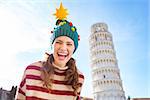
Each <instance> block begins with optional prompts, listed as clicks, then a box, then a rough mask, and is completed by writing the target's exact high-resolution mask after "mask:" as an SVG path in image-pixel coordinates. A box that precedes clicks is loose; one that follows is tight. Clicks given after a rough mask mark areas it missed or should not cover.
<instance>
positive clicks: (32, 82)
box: [17, 4, 84, 100]
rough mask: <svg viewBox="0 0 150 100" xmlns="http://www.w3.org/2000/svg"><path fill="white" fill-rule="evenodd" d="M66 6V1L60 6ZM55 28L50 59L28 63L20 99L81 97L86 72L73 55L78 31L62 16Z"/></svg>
mask: <svg viewBox="0 0 150 100" xmlns="http://www.w3.org/2000/svg"><path fill="white" fill-rule="evenodd" d="M61 7H63V6H62V4H61V6H60V8H61ZM56 25H57V28H54V31H53V32H52V33H53V34H52V38H51V40H52V44H53V48H54V51H53V53H52V54H50V55H48V58H47V61H40V62H35V63H33V64H31V65H29V66H27V68H26V70H25V72H24V76H23V79H22V81H21V84H20V87H19V90H18V95H17V99H18V100H20V99H27V100H77V99H78V98H79V95H80V92H81V88H82V84H83V82H84V76H83V74H82V73H81V72H80V71H79V70H78V69H77V66H76V62H75V60H74V59H73V58H72V55H73V53H74V52H75V51H76V49H77V47H78V33H77V31H76V28H75V27H74V26H73V25H72V23H71V22H68V21H67V20H63V19H58V20H57V22H56Z"/></svg>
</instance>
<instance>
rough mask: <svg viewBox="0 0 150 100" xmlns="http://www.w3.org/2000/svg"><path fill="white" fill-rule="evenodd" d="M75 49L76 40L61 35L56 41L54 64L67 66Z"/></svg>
mask: <svg viewBox="0 0 150 100" xmlns="http://www.w3.org/2000/svg"><path fill="white" fill-rule="evenodd" d="M74 49H75V46H74V41H73V40H72V39H71V38H69V37H67V36H60V37H58V38H56V39H55V41H54V53H53V56H54V64H55V65H57V66H60V67H64V66H66V63H67V62H68V61H69V59H70V58H71V56H72V54H73V51H74Z"/></svg>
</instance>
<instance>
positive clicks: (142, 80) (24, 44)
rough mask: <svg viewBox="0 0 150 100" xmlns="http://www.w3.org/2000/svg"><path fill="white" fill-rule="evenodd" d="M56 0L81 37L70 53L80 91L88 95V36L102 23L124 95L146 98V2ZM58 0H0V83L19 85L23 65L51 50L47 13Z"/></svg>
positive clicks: (51, 22)
mask: <svg viewBox="0 0 150 100" xmlns="http://www.w3.org/2000/svg"><path fill="white" fill-rule="evenodd" d="M61 1H62V2H63V5H64V7H65V8H67V9H68V12H69V16H68V18H67V20H69V21H71V22H72V23H73V25H74V26H76V28H77V31H78V33H79V34H80V38H81V40H80V42H79V47H78V49H77V51H76V52H75V54H74V55H73V57H74V58H75V59H76V62H77V66H78V69H80V70H81V71H82V72H83V74H84V75H85V82H84V85H83V88H82V92H81V95H82V96H86V97H93V94H92V93H93V92H92V75H91V66H90V54H89V53H90V50H89V36H90V34H91V26H92V25H93V24H95V23H99V22H104V23H106V24H107V25H108V30H109V32H110V33H111V34H112V36H113V43H114V48H115V51H116V56H117V60H118V66H119V69H120V74H121V79H122V82H123V89H124V91H125V95H126V97H127V96H131V98H132V97H150V81H149V79H148V78H149V77H150V74H149V71H150V68H149V67H150V66H149V65H150V64H149V63H148V60H150V52H148V49H149V46H148V43H149V42H150V41H148V40H149V35H148V33H149V29H148V28H149V25H148V23H149V22H150V20H149V13H148V12H149V10H150V7H149V2H148V0H109V1H108V0H61ZM61 1H60V0H0V46H1V49H0V61H1V63H0V64H1V65H0V66H1V67H0V68H1V70H0V87H3V88H4V89H7V90H10V89H11V86H13V85H19V84H20V81H21V79H22V75H23V72H24V70H25V68H26V66H27V65H29V64H31V63H33V62H36V61H39V60H43V59H44V53H45V52H50V53H51V52H52V50H51V48H50V36H51V34H50V31H51V30H53V28H54V27H55V21H56V19H55V17H54V16H53V14H54V13H55V11H56V8H59V4H60V2H61ZM87 90H88V91H87Z"/></svg>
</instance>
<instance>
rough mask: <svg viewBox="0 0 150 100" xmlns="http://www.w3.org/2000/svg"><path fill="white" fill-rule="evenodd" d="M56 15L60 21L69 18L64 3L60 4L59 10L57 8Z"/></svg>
mask: <svg viewBox="0 0 150 100" xmlns="http://www.w3.org/2000/svg"><path fill="white" fill-rule="evenodd" d="M54 15H55V16H56V19H60V20H63V19H66V18H67V15H68V13H67V9H65V8H64V7H63V5H62V2H61V4H60V7H59V9H57V8H56V13H55V14H54Z"/></svg>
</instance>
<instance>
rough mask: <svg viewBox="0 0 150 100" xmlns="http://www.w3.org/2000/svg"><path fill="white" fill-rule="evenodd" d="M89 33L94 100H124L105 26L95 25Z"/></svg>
mask: <svg viewBox="0 0 150 100" xmlns="http://www.w3.org/2000/svg"><path fill="white" fill-rule="evenodd" d="M91 32H92V34H91V35H90V37H89V44H90V57H91V68H92V81H93V82H92V83H93V95H94V100H126V98H125V93H124V90H123V86H122V80H121V78H120V70H119V68H118V64H117V58H116V52H115V49H114V44H113V39H112V34H111V33H110V32H109V31H108V26H107V24H105V23H96V24H94V25H92V27H91Z"/></svg>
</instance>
